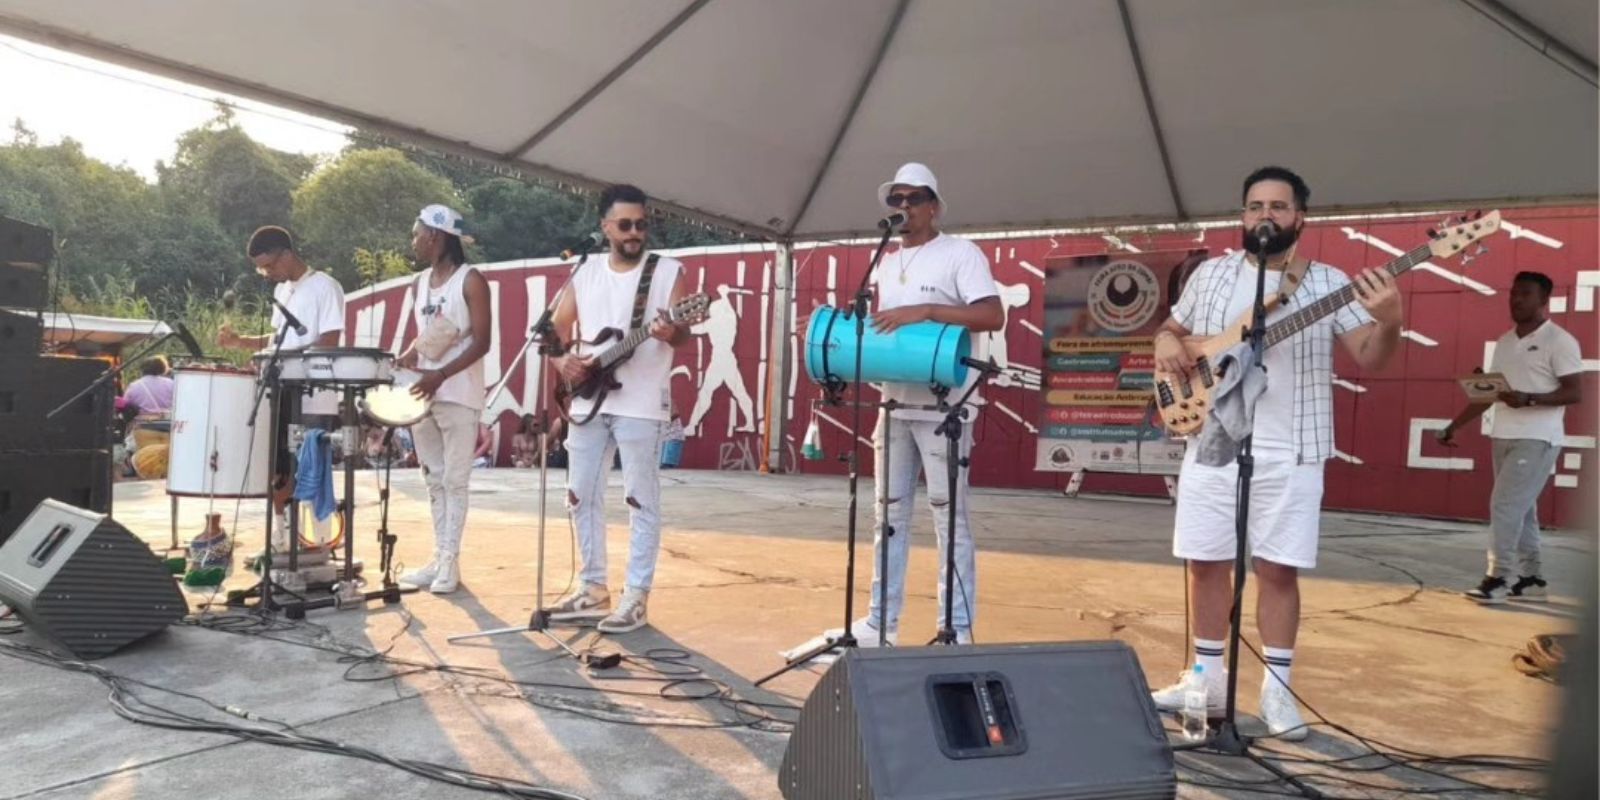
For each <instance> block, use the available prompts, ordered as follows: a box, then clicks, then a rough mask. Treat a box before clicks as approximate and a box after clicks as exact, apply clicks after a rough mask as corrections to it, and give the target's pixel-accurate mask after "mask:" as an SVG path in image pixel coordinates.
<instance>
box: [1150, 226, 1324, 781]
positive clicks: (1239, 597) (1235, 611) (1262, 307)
mask: <svg viewBox="0 0 1600 800" xmlns="http://www.w3.org/2000/svg"><path fill="white" fill-rule="evenodd" d="M1273 230H1274V228H1271V227H1268V226H1261V227H1260V228H1258V229H1257V231H1256V242H1257V244H1258V245H1259V247H1258V249H1257V253H1258V255H1257V261H1258V264H1257V266H1258V267H1259V268H1258V269H1257V270H1256V287H1255V298H1254V300H1253V301H1252V305H1251V307H1250V331H1249V333H1248V336H1249V341H1250V360H1251V363H1250V369H1260V368H1261V356H1262V353H1263V352H1265V350H1266V332H1267V304H1266V286H1267V244H1268V242H1270V241H1271V240H1272V231H1273ZM1247 258H1248V257H1247ZM1250 414H1251V428H1252V430H1253V429H1254V426H1255V419H1254V415H1255V409H1254V408H1252V409H1251V410H1250ZM1254 439H1255V436H1254V435H1253V434H1252V435H1247V436H1245V437H1244V438H1243V439H1241V440H1239V455H1238V463H1239V477H1238V490H1237V495H1236V500H1235V505H1234V523H1233V535H1234V552H1233V608H1232V609H1231V610H1230V611H1229V616H1228V692H1227V702H1226V704H1225V705H1224V707H1223V716H1222V722H1221V723H1219V724H1218V725H1217V731H1216V733H1214V734H1212V735H1211V736H1209V737H1207V738H1206V739H1205V740H1204V741H1200V742H1189V743H1180V744H1176V745H1173V747H1172V749H1173V750H1174V751H1176V752H1181V751H1185V750H1202V749H1204V750H1211V751H1214V752H1217V753H1223V754H1226V755H1231V756H1243V757H1245V758H1247V759H1249V760H1250V761H1251V762H1252V763H1254V764H1256V765H1257V766H1259V767H1261V768H1262V769H1265V770H1266V771H1268V772H1271V773H1272V774H1273V775H1276V776H1277V777H1278V778H1279V779H1281V780H1283V781H1284V782H1286V783H1288V784H1289V785H1291V786H1293V787H1294V788H1295V789H1296V790H1297V791H1299V792H1300V794H1301V795H1303V796H1305V797H1314V798H1315V797H1323V796H1324V795H1323V793H1322V792H1321V791H1319V790H1318V789H1317V788H1316V787H1313V786H1310V785H1307V784H1306V783H1305V781H1303V780H1301V779H1300V777H1299V776H1296V775H1294V774H1293V773H1290V772H1288V771H1286V770H1284V769H1283V768H1282V767H1280V766H1278V765H1277V764H1274V763H1273V762H1271V761H1269V760H1267V759H1265V758H1262V757H1261V756H1260V755H1257V754H1256V753H1255V752H1254V751H1252V750H1251V749H1250V744H1251V742H1252V741H1253V740H1254V739H1255V738H1256V737H1252V736H1245V735H1244V734H1241V733H1240V732H1239V724H1238V694H1239V637H1240V631H1239V625H1240V620H1241V617H1242V616H1243V611H1244V584H1245V567H1246V565H1247V564H1246V561H1245V545H1246V542H1247V541H1248V539H1249V532H1250V485H1251V481H1252V480H1253V479H1254V477H1255V466H1256V461H1255V455H1254V448H1253V442H1252V440H1254Z"/></svg>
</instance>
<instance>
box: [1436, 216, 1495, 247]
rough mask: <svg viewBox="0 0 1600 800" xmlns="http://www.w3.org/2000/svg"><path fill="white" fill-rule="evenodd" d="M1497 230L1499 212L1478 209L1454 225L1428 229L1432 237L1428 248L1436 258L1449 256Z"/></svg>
mask: <svg viewBox="0 0 1600 800" xmlns="http://www.w3.org/2000/svg"><path fill="white" fill-rule="evenodd" d="M1498 230H1500V212H1499V211H1490V212H1489V213H1487V214H1485V213H1483V212H1482V211H1479V212H1477V213H1475V214H1473V215H1472V216H1471V217H1468V218H1464V219H1462V220H1461V221H1460V222H1459V223H1457V224H1455V225H1450V226H1447V227H1445V228H1442V229H1439V230H1430V231H1428V236H1429V237H1430V238H1432V239H1433V241H1431V242H1428V249H1430V250H1432V251H1433V254H1434V256H1436V257H1438V258H1450V257H1451V256H1454V255H1456V254H1458V253H1460V252H1461V251H1463V250H1465V249H1466V248H1467V245H1469V244H1472V243H1473V242H1476V241H1478V240H1479V239H1482V238H1484V237H1486V236H1489V235H1490V234H1493V233H1495V232H1496V231H1498Z"/></svg>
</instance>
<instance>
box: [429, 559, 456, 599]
mask: <svg viewBox="0 0 1600 800" xmlns="http://www.w3.org/2000/svg"><path fill="white" fill-rule="evenodd" d="M456 559H457V556H456V554H455V553H441V554H439V561H438V564H439V574H438V575H436V576H434V579H433V583H432V585H430V586H429V587H428V591H430V592H433V593H434V594H449V593H451V592H453V591H455V590H456V587H458V586H460V585H461V565H460V564H459V563H457V561H456Z"/></svg>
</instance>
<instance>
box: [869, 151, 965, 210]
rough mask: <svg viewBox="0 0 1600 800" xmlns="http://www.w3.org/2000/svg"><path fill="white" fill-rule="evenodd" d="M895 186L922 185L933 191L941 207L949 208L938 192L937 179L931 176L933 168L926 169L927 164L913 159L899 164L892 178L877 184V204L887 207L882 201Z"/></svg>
mask: <svg viewBox="0 0 1600 800" xmlns="http://www.w3.org/2000/svg"><path fill="white" fill-rule="evenodd" d="M895 186H921V187H924V188H926V189H927V190H928V191H930V192H933V196H934V197H935V198H936V199H938V201H939V205H940V207H941V208H942V209H944V210H946V211H948V210H949V209H950V206H949V204H947V203H945V201H944V195H943V194H942V193H940V192H939V179H938V178H935V177H934V176H933V170H931V169H928V165H926V164H918V163H917V162H915V161H909V162H907V163H905V164H901V165H900V169H898V170H895V173H894V180H892V181H887V182H885V183H882V184H879V186H878V203H879V205H882V206H884V207H888V205H889V204H888V203H886V202H884V201H885V199H886V198H888V197H889V190H890V189H893V188H894V187H895Z"/></svg>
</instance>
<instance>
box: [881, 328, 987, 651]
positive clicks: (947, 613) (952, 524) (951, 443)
mask: <svg viewBox="0 0 1600 800" xmlns="http://www.w3.org/2000/svg"><path fill="white" fill-rule="evenodd" d="M962 362H963V363H965V364H966V365H967V366H968V367H971V368H973V369H976V370H978V371H979V372H980V373H981V375H980V376H977V377H975V379H974V380H973V381H972V385H971V386H969V387H967V391H966V392H965V393H964V394H962V395H961V398H960V399H959V400H957V401H956V402H955V403H954V404H953V405H950V406H949V407H948V408H947V409H945V414H944V421H943V422H940V423H939V427H938V428H936V429H934V433H936V434H940V435H942V436H944V440H945V477H946V480H948V481H949V495H948V497H949V498H950V501H949V503H947V504H946V508H947V513H948V514H949V516H948V517H946V520H945V528H944V539H945V542H944V543H945V548H944V621H943V623H942V624H941V625H940V626H939V632H938V633H937V634H935V635H934V637H933V641H931V642H929V644H956V643H957V641H956V629H955V617H954V612H955V597H956V594H955V592H956V581H957V579H958V577H959V576H958V575H957V574H956V516H957V514H958V513H959V512H958V507H959V505H960V503H961V496H960V493H959V492H958V489H959V487H960V484H961V470H963V469H966V468H967V466H968V463H969V458H968V457H965V456H962V455H961V440H962V439H963V438H965V428H966V411H967V408H968V405H967V401H969V400H971V399H972V394H973V392H976V391H978V387H979V386H981V385H982V384H983V378H984V377H985V376H988V375H998V374H999V373H1000V372H1001V369H1000V367H999V366H997V365H996V364H995V363H994V362H993V361H978V360H976V359H971V358H965V359H962ZM937 392H938V394H939V396H940V398H941V401H940V405H941V406H942V405H944V403H943V398H944V397H945V396H946V395H947V394H948V393H949V390H948V389H944V388H943V387H940V388H939V389H938V390H937ZM929 477H932V476H929ZM883 574H887V568H885V571H884V573H883ZM973 590H974V591H976V590H977V587H973ZM961 593H962V604H963V605H964V606H965V607H966V609H967V624H968V625H969V626H970V625H971V624H972V600H971V598H970V597H967V596H966V595H967V591H966V585H965V583H963V584H962V590H961Z"/></svg>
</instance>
